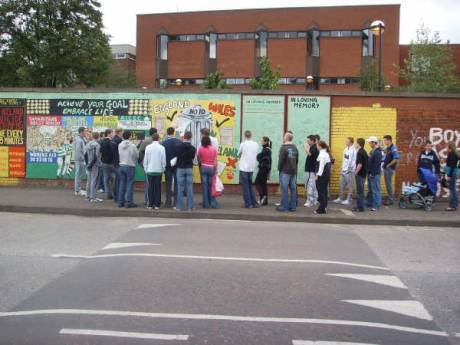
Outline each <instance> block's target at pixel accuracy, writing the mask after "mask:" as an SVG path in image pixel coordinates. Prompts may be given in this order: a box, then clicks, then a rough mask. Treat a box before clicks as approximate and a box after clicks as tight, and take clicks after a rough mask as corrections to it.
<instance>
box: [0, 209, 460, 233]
mask: <svg viewBox="0 0 460 345" xmlns="http://www.w3.org/2000/svg"><path fill="white" fill-rule="evenodd" d="M0 212H13V213H32V214H53V215H73V216H81V217H136V218H138V217H152V218H171V219H174V218H179V219H218V220H243V221H264V222H267V221H268V222H296V223H318V224H344V225H353V224H357V225H389V226H429V227H455V228H458V227H460V222H458V221H450V220H417V219H383V218H369V219H362V218H351V217H335V216H334V217H331V216H327V215H326V216H310V215H305V216H303V215H298V214H296V215H295V216H293V215H286V214H283V213H279V214H273V215H267V214H241V213H239V214H238V213H222V212H220V213H219V212H206V211H198V210H195V211H191V212H189V211H188V212H179V211H172V210H160V211H155V212H152V211H147V210H144V209H129V210H124V209H121V210H120V209H113V210H107V209H77V208H61V207H39V206H37V207H35V206H16V205H0Z"/></svg>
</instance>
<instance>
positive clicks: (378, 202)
mask: <svg viewBox="0 0 460 345" xmlns="http://www.w3.org/2000/svg"><path fill="white" fill-rule="evenodd" d="M380 176H381V174H378V175H374V176H372V175H368V177H367V189H368V193H367V207H369V208H375V209H379V208H380V206H382V192H381V190H380Z"/></svg>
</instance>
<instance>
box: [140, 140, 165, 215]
mask: <svg viewBox="0 0 460 345" xmlns="http://www.w3.org/2000/svg"><path fill="white" fill-rule="evenodd" d="M159 140H160V136H159V135H158V133H154V134H153V135H152V143H151V144H150V145H148V146H147V147H146V149H145V156H144V162H143V163H144V164H143V165H144V170H145V174H146V175H147V179H148V192H149V197H148V201H149V203H148V205H147V208H148V209H152V208H155V210H158V209H159V208H160V205H161V177H162V175H163V172H164V171H165V169H166V150H165V148H164V146H163V145H161V144H160V142H159Z"/></svg>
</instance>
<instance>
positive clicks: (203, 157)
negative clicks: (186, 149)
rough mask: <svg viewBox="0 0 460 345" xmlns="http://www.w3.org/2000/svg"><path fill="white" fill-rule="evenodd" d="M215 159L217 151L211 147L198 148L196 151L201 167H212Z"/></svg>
mask: <svg viewBox="0 0 460 345" xmlns="http://www.w3.org/2000/svg"><path fill="white" fill-rule="evenodd" d="M216 157H217V150H216V149H215V148H214V147H213V146H212V145H209V146H206V147H204V146H200V148H199V149H198V159H199V160H200V162H201V165H205V166H210V167H214V166H215V162H216Z"/></svg>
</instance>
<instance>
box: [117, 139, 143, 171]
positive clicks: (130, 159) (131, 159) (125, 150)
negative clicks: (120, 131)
mask: <svg viewBox="0 0 460 345" xmlns="http://www.w3.org/2000/svg"><path fill="white" fill-rule="evenodd" d="M118 153H119V155H120V165H127V166H130V167H135V166H136V164H137V159H138V158H139V151H137V147H136V145H134V144H133V143H132V142H130V141H129V140H123V141H122V142H121V143H120V145H118Z"/></svg>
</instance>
